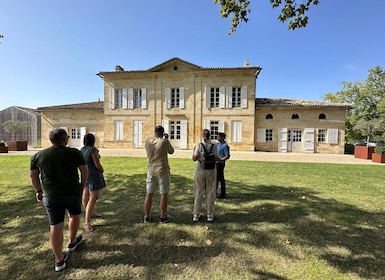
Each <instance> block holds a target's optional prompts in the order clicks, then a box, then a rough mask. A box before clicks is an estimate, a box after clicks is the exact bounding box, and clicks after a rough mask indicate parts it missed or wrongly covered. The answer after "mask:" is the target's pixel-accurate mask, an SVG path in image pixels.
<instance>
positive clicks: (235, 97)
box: [231, 87, 242, 108]
mask: <svg viewBox="0 0 385 280" xmlns="http://www.w3.org/2000/svg"><path fill="white" fill-rule="evenodd" d="M231 99H232V107H233V108H234V107H241V101H242V96H241V88H240V87H233V92H232V95H231Z"/></svg>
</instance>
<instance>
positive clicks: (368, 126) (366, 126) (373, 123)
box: [353, 119, 383, 146]
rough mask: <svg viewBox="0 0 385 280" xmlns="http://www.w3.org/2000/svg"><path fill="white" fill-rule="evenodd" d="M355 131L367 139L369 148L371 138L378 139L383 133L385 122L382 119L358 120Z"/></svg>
mask: <svg viewBox="0 0 385 280" xmlns="http://www.w3.org/2000/svg"><path fill="white" fill-rule="evenodd" d="M353 130H354V131H358V132H360V133H361V135H362V136H364V137H365V138H366V145H367V146H369V140H370V138H371V137H376V136H377V135H378V134H379V133H380V132H382V131H383V122H382V120H380V119H372V120H358V121H357V123H356V124H355V125H354V126H353Z"/></svg>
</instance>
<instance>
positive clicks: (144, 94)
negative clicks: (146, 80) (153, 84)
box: [142, 88, 147, 109]
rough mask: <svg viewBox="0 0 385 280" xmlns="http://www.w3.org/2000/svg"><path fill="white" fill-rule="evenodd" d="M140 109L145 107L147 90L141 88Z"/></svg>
mask: <svg viewBox="0 0 385 280" xmlns="http://www.w3.org/2000/svg"><path fill="white" fill-rule="evenodd" d="M142 109H147V90H146V88H142Z"/></svg>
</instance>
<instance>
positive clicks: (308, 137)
mask: <svg viewBox="0 0 385 280" xmlns="http://www.w3.org/2000/svg"><path fill="white" fill-rule="evenodd" d="M314 130H315V129H314V128H305V129H304V133H305V142H304V147H303V150H304V152H305V153H314V137H315V133H314Z"/></svg>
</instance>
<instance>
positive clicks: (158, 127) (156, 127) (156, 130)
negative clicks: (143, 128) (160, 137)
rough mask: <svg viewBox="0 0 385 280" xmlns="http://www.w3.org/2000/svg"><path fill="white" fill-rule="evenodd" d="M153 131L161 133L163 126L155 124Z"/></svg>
mask: <svg viewBox="0 0 385 280" xmlns="http://www.w3.org/2000/svg"><path fill="white" fill-rule="evenodd" d="M155 132H158V133H163V132H164V127H163V126H161V125H157V126H155Z"/></svg>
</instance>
